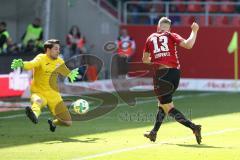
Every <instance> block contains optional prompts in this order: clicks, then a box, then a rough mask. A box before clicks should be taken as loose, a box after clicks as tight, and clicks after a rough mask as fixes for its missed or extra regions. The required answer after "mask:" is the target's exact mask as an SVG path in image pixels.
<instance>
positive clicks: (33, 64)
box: [23, 54, 70, 95]
mask: <svg viewBox="0 0 240 160" xmlns="http://www.w3.org/2000/svg"><path fill="white" fill-rule="evenodd" d="M23 64H24V66H23V69H25V70H31V69H33V81H32V84H31V92H33V93H42V94H44V93H47V92H58V87H57V86H58V85H57V81H58V75H59V74H61V75H62V76H65V77H66V76H67V75H68V74H69V73H70V70H69V69H68V68H67V66H66V65H65V63H64V61H63V59H61V58H60V57H58V58H57V59H55V60H53V59H51V58H49V57H48V56H47V55H46V54H39V55H37V56H36V57H35V58H34V59H33V60H32V61H25V62H23ZM48 95H49V94H48Z"/></svg>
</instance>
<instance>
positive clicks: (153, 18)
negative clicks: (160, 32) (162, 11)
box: [149, 7, 159, 25]
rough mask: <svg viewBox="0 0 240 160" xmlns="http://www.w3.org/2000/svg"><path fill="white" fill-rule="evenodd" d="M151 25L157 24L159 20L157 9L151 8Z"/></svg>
mask: <svg viewBox="0 0 240 160" xmlns="http://www.w3.org/2000/svg"><path fill="white" fill-rule="evenodd" d="M149 19H150V24H151V25H153V24H156V21H157V20H159V15H158V13H157V12H156V7H152V8H150V14H149Z"/></svg>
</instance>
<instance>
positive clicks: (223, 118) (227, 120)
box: [0, 92, 240, 160]
mask: <svg viewBox="0 0 240 160" xmlns="http://www.w3.org/2000/svg"><path fill="white" fill-rule="evenodd" d="M239 96H240V95H239V93H217V92H216V93H215V92H213V93H203V92H177V93H176V94H175V101H174V102H175V105H176V107H177V108H178V109H179V110H181V111H182V112H183V113H184V114H185V115H186V116H187V117H188V118H191V119H192V120H193V122H195V123H197V124H201V125H202V134H203V135H202V136H203V140H202V144H201V145H197V143H196V141H195V137H194V136H193V134H192V132H191V131H190V130H189V129H188V128H185V127H184V126H182V125H181V124H179V123H177V122H175V121H173V119H171V118H169V117H167V118H166V119H165V121H164V123H163V125H162V126H161V128H160V131H159V133H158V137H157V141H156V142H155V143H153V142H150V141H148V140H147V139H146V138H144V137H143V133H144V132H145V131H149V130H150V129H151V128H152V125H153V123H154V119H155V113H156V109H157V108H156V104H157V102H156V100H155V99H154V98H151V99H139V100H138V103H137V105H136V106H135V107H129V106H128V105H126V104H121V105H119V106H118V107H117V108H116V109H115V110H114V111H112V112H110V113H108V114H106V115H104V116H101V117H98V118H96V119H93V120H89V121H84V122H79V121H78V122H77V121H74V122H73V125H72V126H71V127H68V128H66V127H57V129H56V132H55V133H51V132H50V131H49V126H48V124H47V119H48V118H49V117H50V114H43V115H41V117H40V120H39V124H37V125H34V124H33V123H31V122H30V121H29V120H28V119H27V118H26V117H25V115H24V111H22V110H21V111H11V112H2V113H0V159H1V160H13V159H16V160H28V159H29V160H31V159H32V160H71V159H75V160H81V159H82V160H83V159H94V160H146V159H148V160H154V159H163V160H176V159H179V160H188V159H189V160H206V159H208V160H215V159H218V160H226V159H229V160H230V159H231V160H240V140H239V137H240V123H239V122H240V105H239ZM16 115H17V116H16Z"/></svg>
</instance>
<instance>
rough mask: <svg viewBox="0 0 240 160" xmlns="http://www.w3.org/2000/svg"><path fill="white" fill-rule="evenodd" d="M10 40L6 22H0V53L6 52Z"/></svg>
mask: <svg viewBox="0 0 240 160" xmlns="http://www.w3.org/2000/svg"><path fill="white" fill-rule="evenodd" d="M11 43H12V40H11V38H10V35H9V33H8V31H7V24H6V23H5V22H0V54H2V53H7V50H8V48H9V46H10V45H11Z"/></svg>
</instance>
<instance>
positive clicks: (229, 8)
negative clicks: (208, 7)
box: [220, 1, 235, 13]
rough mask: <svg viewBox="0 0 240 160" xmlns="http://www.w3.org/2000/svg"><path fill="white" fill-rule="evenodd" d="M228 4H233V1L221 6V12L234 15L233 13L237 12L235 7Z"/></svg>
mask: <svg viewBox="0 0 240 160" xmlns="http://www.w3.org/2000/svg"><path fill="white" fill-rule="evenodd" d="M228 2H231V1H226V4H225V5H221V7H220V12H223V13H233V12H235V6H234V5H232V4H228Z"/></svg>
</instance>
